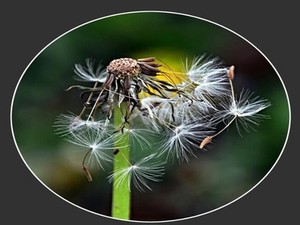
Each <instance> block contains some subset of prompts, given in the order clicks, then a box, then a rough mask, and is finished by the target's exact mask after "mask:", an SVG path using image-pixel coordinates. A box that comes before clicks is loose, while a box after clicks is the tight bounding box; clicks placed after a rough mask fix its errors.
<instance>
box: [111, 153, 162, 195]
mask: <svg viewBox="0 0 300 225" xmlns="http://www.w3.org/2000/svg"><path fill="white" fill-rule="evenodd" d="M164 164H165V162H162V161H159V159H158V158H157V155H156V154H151V155H149V156H147V157H144V158H142V159H141V160H139V161H137V162H136V163H134V164H130V166H129V167H127V168H121V169H119V170H117V171H114V173H112V174H111V175H110V176H109V177H108V179H109V181H110V182H113V181H115V185H116V186H117V187H118V186H120V185H121V184H122V183H123V182H125V181H127V182H128V183H127V185H128V189H129V190H131V184H133V185H134V186H135V187H136V188H137V189H138V190H140V191H144V189H145V188H147V189H149V190H152V189H151V188H150V186H149V185H148V183H147V182H149V181H153V182H159V181H161V177H162V176H163V175H164Z"/></svg>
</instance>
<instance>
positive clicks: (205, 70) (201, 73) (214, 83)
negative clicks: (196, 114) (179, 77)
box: [184, 56, 229, 102]
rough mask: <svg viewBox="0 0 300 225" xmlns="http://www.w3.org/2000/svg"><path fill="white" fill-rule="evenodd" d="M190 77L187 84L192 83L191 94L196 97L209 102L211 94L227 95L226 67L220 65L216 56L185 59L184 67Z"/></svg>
mask: <svg viewBox="0 0 300 225" xmlns="http://www.w3.org/2000/svg"><path fill="white" fill-rule="evenodd" d="M184 70H185V71H186V73H187V75H188V78H189V79H190V82H186V83H185V86H186V87H185V89H187V86H189V85H192V86H193V85H194V86H195V88H194V92H193V95H194V96H195V97H196V98H197V99H202V100H204V101H207V102H211V99H210V97H211V96H217V97H221V96H228V94H229V92H228V87H229V86H228V84H229V83H228V77H227V73H228V69H227V68H225V67H222V66H221V65H220V63H219V62H218V60H217V59H216V58H213V59H205V57H204V56H202V57H199V58H195V59H193V61H192V62H188V61H186V65H185V69H184Z"/></svg>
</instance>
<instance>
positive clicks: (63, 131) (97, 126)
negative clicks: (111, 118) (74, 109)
mask: <svg viewBox="0 0 300 225" xmlns="http://www.w3.org/2000/svg"><path fill="white" fill-rule="evenodd" d="M54 127H55V131H56V133H57V134H59V135H61V136H67V135H74V133H78V132H84V131H85V130H88V129H91V130H95V131H99V132H103V133H108V132H110V130H111V128H110V127H109V125H108V124H106V123H105V121H104V120H98V121H95V120H83V119H81V118H79V117H78V116H77V115H75V114H72V113H70V114H61V115H59V116H58V118H57V120H56V121H55V123H54Z"/></svg>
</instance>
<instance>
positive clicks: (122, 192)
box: [112, 104, 131, 220]
mask: <svg viewBox="0 0 300 225" xmlns="http://www.w3.org/2000/svg"><path fill="white" fill-rule="evenodd" d="M121 107H124V105H122V104H121ZM122 122H123V121H122V113H121V109H120V108H119V107H115V108H114V124H115V126H116V127H118V126H120V124H122ZM120 142H121V143H122V145H124V146H126V147H124V146H123V147H122V150H120V151H122V152H119V153H118V154H116V155H115V156H114V172H115V171H117V170H119V169H124V168H128V167H130V162H129V161H130V160H129V159H130V145H129V144H130V143H129V139H128V138H127V137H126V135H124V136H123V137H121V140H120ZM117 147H118V146H116V148H117ZM126 179H130V178H129V177H127V178H126ZM128 182H129V180H125V181H124V182H122V184H119V185H116V184H115V180H114V181H113V187H112V188H113V190H112V217H114V218H119V219H126V220H129V219H130V206H131V204H130V203H131V195H130V187H129V185H128Z"/></svg>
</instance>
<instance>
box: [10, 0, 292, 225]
mask: <svg viewBox="0 0 300 225" xmlns="http://www.w3.org/2000/svg"><path fill="white" fill-rule="evenodd" d="M127 6H128V7H129V5H127ZM173 7H175V5H173ZM249 7H250V6H249ZM249 7H248V9H249ZM226 8H227V7H226ZM229 8H230V7H229ZM223 9H224V8H223ZM250 9H251V7H250ZM255 9H257V8H255ZM231 10H232V8H231ZM260 10H263V7H262V6H261V5H260V7H259V10H256V16H257V15H259V12H260ZM282 10H284V7H283V8H281V10H280V12H281V11H282ZM50 11H51V10H50ZM58 11H59V10H58ZM58 11H56V12H58ZM177 11H178V10H177ZM233 11H234V15H231V14H230V19H233V17H235V20H236V19H237V18H238V16H237V15H236V14H237V11H236V10H233ZM15 12H16V11H15ZM181 12H182V11H181ZM36 13H37V14H38V12H36ZM190 13H192V12H190ZM108 14H109V13H108ZM216 14H218V15H219V16H220V15H222V14H219V13H213V15H211V16H210V17H209V14H205V12H203V15H199V16H202V17H205V15H206V16H207V17H206V18H208V19H211V20H213V21H215V22H219V23H221V24H222V25H225V26H227V27H229V28H231V29H233V30H235V31H237V32H238V33H240V34H241V35H243V36H245V37H246V38H247V39H248V40H250V41H251V42H252V43H254V44H255V45H256V46H257V47H258V48H260V49H261V50H262V51H263V52H264V53H265V54H266V55H267V57H268V58H269V59H270V60H271V62H273V64H274V65H275V66H276V68H277V69H278V70H279V73H280V74H281V75H282V77H283V79H284V81H285V79H286V80H288V78H286V77H285V76H284V74H282V72H281V71H280V69H281V68H280V66H279V65H281V62H282V61H285V60H286V57H287V56H288V57H291V56H290V54H287V53H288V52H285V51H287V50H288V49H289V42H283V43H282V44H281V45H279V44H276V45H274V46H273V45H272V47H270V46H269V45H270V43H271V42H270V41H266V42H264V44H262V46H265V45H266V47H265V48H263V47H262V46H259V44H257V43H259V40H260V39H261V38H263V37H261V36H259V37H258V38H253V39H251V38H250V37H252V36H251V34H253V35H254V33H256V32H253V30H252V32H250V27H251V26H250V25H251V24H252V26H253V24H255V27H256V28H257V27H262V28H265V27H266V25H268V26H267V28H268V32H267V34H265V35H267V37H269V36H268V34H270V33H271V34H273V33H272V26H275V25H276V27H275V28H276V29H274V30H276V32H277V33H276V35H275V33H274V35H272V36H271V37H272V38H269V40H270V39H274V38H275V37H278V36H280V35H279V34H282V33H288V34H290V33H291V31H290V32H288V31H289V30H285V29H287V26H283V25H280V24H282V22H281V23H276V22H274V21H273V22H272V24H269V23H270V22H271V21H270V20H269V17H267V18H266V17H264V18H263V20H262V19H261V20H259V21H256V20H255V18H252V20H250V21H248V22H247V20H245V22H244V23H243V26H247V24H250V25H248V27H247V29H246V30H240V29H242V28H240V29H238V27H239V26H241V25H240V24H239V25H231V26H229V25H228V24H229V23H230V22H227V23H228V24H226V22H224V20H226V19H225V18H227V19H228V14H226V16H223V17H222V16H221V18H222V19H219V20H218V19H217V18H216V17H215V16H216ZM33 15H36V14H34V13H33ZM56 15H57V13H56ZM76 15H77V14H76ZM197 15H198V14H197ZM290 15H292V14H290ZM39 16H40V15H39ZM44 16H45V14H44ZM77 16H78V15H77ZM89 16H90V15H89ZM89 16H88V17H86V19H85V20H80V18H81V17H80V18H78V17H76V16H74V19H72V22H73V24H72V25H71V26H69V27H62V28H60V29H61V31H60V33H59V32H58V33H55V32H54V34H53V33H52V35H53V36H52V38H51V34H50V37H49V35H48V36H47V38H49V39H47V38H45V42H43V43H40V46H37V47H35V48H36V50H35V51H34V52H33V53H31V51H30V50H28V51H25V47H26V44H24V43H26V40H27V39H26V37H27V36H26V35H30V34H31V36H29V37H28V38H29V39H30V40H31V41H32V40H34V38H37V35H38V36H39V35H40V34H39V33H37V32H36V31H40V30H41V29H38V28H39V26H37V27H34V28H35V29H34V30H33V31H32V32H29V28H28V27H26V29H25V26H21V27H19V29H20V30H21V31H22V29H24V31H26V32H24V31H23V32H20V30H19V32H18V33H17V34H18V35H15V36H18V38H19V42H15V45H14V47H15V48H14V49H18V50H21V49H22V51H25V52H27V54H26V56H24V58H26V59H27V62H25V63H24V64H23V65H22V63H20V64H21V65H20V67H21V68H20V69H19V71H16V73H18V74H19V75H20V74H21V73H22V71H23V70H24V68H25V66H26V65H27V64H28V63H29V62H30V60H31V58H33V56H34V55H36V54H37V53H38V52H39V50H40V49H41V48H42V47H43V46H45V45H46V44H47V43H49V42H50V41H51V40H53V38H55V37H57V36H58V35H59V34H61V33H63V32H65V31H66V30H68V29H70V28H72V27H74V26H76V25H79V24H80V23H82V22H86V21H88V20H90V19H92V18H93V17H89ZM99 16H101V15H97V16H94V18H96V17H99ZM243 16H245V14H243ZM243 16H241V15H240V17H239V20H241V19H243ZM68 18H70V17H68ZM288 18H289V17H288ZM230 19H228V20H229V21H230ZM248 19H249V18H248ZM233 20H234V19H233ZM33 21H35V19H33V20H32V21H31V20H30V19H29V22H33ZM222 21H223V22H222ZM253 21H256V22H253ZM58 22H59V21H58ZM76 22H77V23H76ZM231 22H232V21H231ZM240 22H241V21H239V23H240ZM258 22H259V23H258ZM44 23H45V27H47V26H46V25H47V23H46V21H45V22H44ZM51 23H52V24H53V20H51V22H49V24H51ZM59 23H60V24H63V23H62V22H59ZM74 23H75V24H74ZM233 24H234V23H233ZM235 26H236V27H235ZM243 26H242V27H243ZM48 27H49V26H48ZM278 27H280V32H279V33H278ZM47 29H48V28H47ZM47 29H44V30H42V31H43V32H42V33H45V32H46V31H47ZM257 30H259V29H257ZM241 31H243V32H241ZM285 31H286V32H285ZM56 32H57V31H56ZM21 34H22V35H21ZM20 36H22V39H20ZM33 36H34V37H33ZM262 36H264V35H262ZM293 37H294V36H293V35H289V38H293ZM39 39H40V38H37V40H39ZM20 40H22V41H21V42H20ZM280 40H281V39H280ZM34 42H35V41H34ZM18 44H21V45H20V46H22V47H19V48H18ZM275 47H276V48H275ZM274 48H275V49H277V51H278V52H280V57H283V56H284V57H283V58H280V57H279V58H280V59H281V60H278V59H277V57H274V56H272V54H271V52H269V51H268V50H270V49H272V52H274ZM30 49H31V50H32V46H31V48H30ZM275 51H276V50H275ZM12 53H14V54H12ZM30 54H32V55H31V56H30ZM28 55H29V57H28ZM11 56H13V57H14V58H11V60H12V61H14V62H15V61H18V60H16V57H17V58H18V57H21V55H19V54H16V52H15V51H14V50H12V49H11V51H10V52H9V53H8V54H7V56H6V58H7V59H10V57H11ZM26 59H25V61H26ZM277 60H278V61H277ZM292 60H293V58H289V62H292ZM20 61H22V60H21V59H20ZM9 68H10V69H11V70H12V69H14V68H13V67H9ZM290 68H291V67H290V66H283V69H282V70H284V69H290ZM287 73H288V72H287ZM289 74H292V75H291V76H295V72H294V73H289ZM19 75H18V76H16V80H17V79H18V77H19ZM291 76H289V78H291ZM16 80H15V81H14V85H15V84H16ZM12 83H13V82H12ZM14 85H12V86H14ZM287 88H288V90H289V87H288V85H287ZM10 148H12V149H13V147H10ZM288 154H289V153H286V152H285V154H283V157H282V158H281V160H280V161H279V163H278V165H277V166H276V167H275V169H274V170H273V172H272V173H271V174H270V175H269V176H268V178H267V179H266V180H265V181H264V182H263V183H262V184H261V185H259V186H258V187H257V188H256V189H255V190H254V191H253V192H251V193H250V194H248V195H247V196H246V197H244V198H243V199H241V200H239V201H238V202H236V203H234V204H232V205H230V206H229V207H226V208H225V209H222V210H220V211H218V212H215V213H213V214H210V215H208V216H204V217H201V218H200V219H199V220H202V221H203V220H214V219H213V218H215V217H217V218H218V216H219V218H220V217H223V219H224V218H227V214H226V212H228V211H229V213H230V212H233V213H232V214H231V217H232V216H233V215H235V216H236V215H237V213H236V210H240V208H241V207H243V206H241V205H244V204H242V203H241V202H245V201H246V202H247V201H251V200H253V198H254V197H251V196H257V197H256V198H257V199H259V201H258V202H256V203H252V204H255V206H254V207H252V208H250V209H249V208H247V206H248V204H245V205H246V206H244V207H245V208H244V209H245V211H242V215H244V217H242V218H245V217H246V216H247V215H248V216H250V212H251V213H253V212H255V213H256V216H257V214H258V215H260V213H263V214H267V215H268V213H270V211H268V210H265V209H267V208H269V207H270V206H272V205H273V204H270V205H268V204H269V202H270V199H273V200H272V201H275V200H274V197H275V196H276V201H275V202H278V203H279V204H278V205H279V206H278V207H280V206H282V205H289V204H284V201H285V199H286V198H287V199H289V198H288V196H289V193H290V192H287V191H284V192H282V190H281V189H282V188H283V187H282V186H284V187H285V186H288V187H290V189H293V186H292V185H291V184H292V183H291V182H293V180H289V178H288V175H287V174H286V173H285V172H284V171H283V170H280V165H281V166H283V168H285V166H284V165H286V164H284V162H285V161H284V160H285V155H288ZM290 154H291V153H290ZM16 156H17V157H16V158H17V160H18V155H17V154H16ZM282 161H283V162H282ZM289 164H290V165H293V164H291V163H289ZM13 165H14V168H15V167H21V168H23V170H24V169H25V171H26V168H25V166H24V165H22V162H21V161H20V163H19V164H16V165H15V163H14V164H13ZM10 168H11V167H10ZM23 170H22V169H21V171H22V172H23V173H25V174H27V176H26V179H25V181H23V180H22V178H21V177H22V176H21V177H20V176H17V178H16V177H15V176H12V175H13V174H11V173H13V170H12V172H10V173H9V174H8V175H9V176H8V178H10V179H12V177H14V180H15V181H16V182H18V183H17V184H14V186H13V187H14V188H15V189H11V190H18V192H16V191H14V192H13V194H14V196H12V197H14V198H13V199H15V200H14V201H13V202H15V203H13V202H12V201H11V202H10V204H9V205H11V208H12V209H14V210H16V211H17V212H18V213H22V212H24V211H25V212H26V210H24V209H23V208H24V207H25V205H26V204H25V205H23V207H20V205H22V202H26V203H27V204H28V202H32V201H34V200H33V199H36V200H35V201H38V200H39V199H37V198H33V199H32V197H31V198H28V199H30V200H23V199H24V198H26V197H28V195H30V194H28V193H27V192H26V191H29V192H30V193H44V195H46V196H49V197H50V196H51V197H50V199H49V201H51V202H53V204H55V206H54V207H53V208H57V207H64V208H71V209H70V210H71V211H72V212H74V211H75V213H73V214H74V215H73V214H72V213H71V214H72V215H73V216H76V215H77V216H78V214H87V215H85V219H87V217H93V216H91V215H90V214H88V213H85V212H81V211H80V210H78V209H76V208H75V207H70V205H68V204H67V203H64V202H63V201H61V200H60V199H59V198H56V197H55V198H53V194H51V193H49V192H48V191H47V190H46V189H45V188H44V187H42V188H40V186H41V185H40V184H39V183H38V182H36V180H35V179H34V178H33V177H32V175H31V174H30V173H29V172H28V171H26V172H27V173H26V172H24V171H23ZM274 171H275V172H274ZM22 172H19V173H22ZM278 173H279V175H278ZM281 173H284V177H280V174H281ZM275 175H276V178H274V179H275V180H273V178H272V177H274V176H275ZM27 177H28V178H27ZM277 177H279V178H281V179H280V181H279V183H281V185H277V182H276V181H277V180H278V178H277ZM35 182H36V186H34V187H33V188H32V187H31V186H30V187H31V188H30V189H26V187H24V186H25V185H26V184H27V183H35ZM269 182H271V183H272V182H273V183H272V184H271V185H270V186H269ZM21 184H22V185H21ZM283 184H284V185H283ZM289 184H290V185H289ZM264 185H266V186H267V187H266V186H264ZM278 187H281V188H280V189H279V190H278V189H276V188H278ZM34 188H36V189H37V190H39V189H42V190H39V192H37V191H33V192H31V191H32V189H33V190H34ZM261 190H262V192H263V194H262V195H260V193H261V192H260V191H261ZM263 190H265V191H263ZM273 190H274V191H276V190H278V192H275V194H273V195H272V192H273ZM254 192H255V193H254ZM26 193H27V194H26ZM282 193H284V194H285V196H284V197H282ZM19 194H20V195H19ZM42 196H43V194H42ZM42 198H43V197H42ZM262 198H265V200H266V201H263V202H261V199H262ZM45 199H47V201H48V198H47V197H45ZM253 201H254V202H255V200H253ZM16 202H18V203H19V204H17V203H16ZM20 202H21V203H20ZM44 202H45V201H41V202H40V203H38V202H37V203H36V204H41V205H44V204H43V203H44ZM285 203H286V202H285ZM56 204H58V205H56ZM50 205H51V203H49V206H50ZM250 205H251V204H250ZM264 206H265V207H264ZM33 207H35V206H34V205H33ZM53 208H51V209H50V210H51V212H52V211H53ZM232 208H234V209H232ZM40 209H41V207H36V208H34V209H33V211H35V210H40ZM263 209H264V210H263ZM279 209H280V208H279ZM44 210H45V211H44ZM44 210H42V211H38V214H39V215H43V213H45V212H47V210H49V209H46V208H45V209H44ZM231 210H232V211H231ZM274 210H276V208H275V209H273V208H272V211H273V212H272V214H269V215H275V214H274ZM31 211H32V209H31ZM63 211H64V210H63ZM78 212H80V213H78ZM239 212H240V211H239ZM280 212H282V208H281V209H280ZM288 212H291V211H290V210H288ZM288 212H287V213H288ZM57 213H58V214H59V213H60V210H57ZM64 213H65V212H64ZM243 213H244V214H243ZM255 213H254V214H255ZM35 214H36V212H35ZM21 215H27V216H28V221H30V220H31V219H35V217H32V215H31V214H30V212H26V214H21ZM44 215H47V213H45V214H44ZM239 215H240V213H239ZM282 215H284V213H282ZM228 218H230V217H229V216H228ZM239 218H241V217H237V219H239ZM252 218H255V217H253V216H252ZM263 218H264V217H263ZM280 218H283V217H280ZM52 219H53V218H52ZM94 219H95V221H96V220H98V219H99V218H98V217H97V216H95V218H94ZM53 220H54V219H53ZM91 220H93V219H91ZM216 220H218V219H216ZM76 221H78V220H76ZM247 221H249V220H248V219H247Z"/></svg>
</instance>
